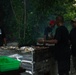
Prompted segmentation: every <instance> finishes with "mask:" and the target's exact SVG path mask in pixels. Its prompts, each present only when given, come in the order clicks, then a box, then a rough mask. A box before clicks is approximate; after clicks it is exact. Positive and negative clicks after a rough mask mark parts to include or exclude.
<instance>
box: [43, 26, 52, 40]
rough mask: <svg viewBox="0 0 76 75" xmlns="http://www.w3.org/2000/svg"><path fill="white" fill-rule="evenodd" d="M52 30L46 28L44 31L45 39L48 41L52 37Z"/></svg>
mask: <svg viewBox="0 0 76 75" xmlns="http://www.w3.org/2000/svg"><path fill="white" fill-rule="evenodd" d="M52 29H53V28H51V27H46V28H45V31H44V35H45V39H47V40H49V39H50V37H51V35H52Z"/></svg>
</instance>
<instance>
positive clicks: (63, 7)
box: [0, 0, 76, 45]
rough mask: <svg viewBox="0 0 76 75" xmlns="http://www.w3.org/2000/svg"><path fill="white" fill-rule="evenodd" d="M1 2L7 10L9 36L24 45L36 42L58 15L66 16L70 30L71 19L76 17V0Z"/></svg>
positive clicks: (1, 0) (16, 0)
mask: <svg viewBox="0 0 76 75" xmlns="http://www.w3.org/2000/svg"><path fill="white" fill-rule="evenodd" d="M0 3H1V5H2V6H3V9H4V11H5V18H4V23H5V28H6V30H7V32H6V33H7V38H9V39H10V40H11V39H13V41H18V42H19V43H20V44H22V45H25V44H35V43H36V39H37V38H38V37H43V34H44V28H45V27H46V26H47V25H48V22H49V21H50V20H51V19H55V17H56V16H57V15H59V14H60V15H63V16H64V18H65V20H66V21H68V23H67V27H68V29H69V30H70V25H69V21H70V20H71V19H73V18H74V17H76V7H75V6H73V4H74V3H76V2H75V0H0Z"/></svg>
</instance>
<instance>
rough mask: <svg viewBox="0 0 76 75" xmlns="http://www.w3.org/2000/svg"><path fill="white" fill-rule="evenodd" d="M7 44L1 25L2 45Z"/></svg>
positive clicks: (0, 43) (0, 40) (0, 36)
mask: <svg viewBox="0 0 76 75" xmlns="http://www.w3.org/2000/svg"><path fill="white" fill-rule="evenodd" d="M4 44H6V38H5V33H4V30H3V28H2V27H1V26H0V46H3V45H4Z"/></svg>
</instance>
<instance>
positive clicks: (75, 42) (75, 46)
mask: <svg viewBox="0 0 76 75" xmlns="http://www.w3.org/2000/svg"><path fill="white" fill-rule="evenodd" d="M71 23H72V26H73V28H72V30H71V31H70V42H71V53H72V58H73V66H74V70H75V71H76V18H75V19H73V20H72V21H71Z"/></svg>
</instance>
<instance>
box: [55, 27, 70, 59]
mask: <svg viewBox="0 0 76 75" xmlns="http://www.w3.org/2000/svg"><path fill="white" fill-rule="evenodd" d="M55 39H56V40H58V43H57V44H55V48H56V49H55V55H56V58H57V59H60V60H61V59H65V58H67V57H68V56H69V52H70V49H69V32H68V30H67V28H66V27H65V26H60V27H58V28H57V30H56V34H55Z"/></svg>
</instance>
